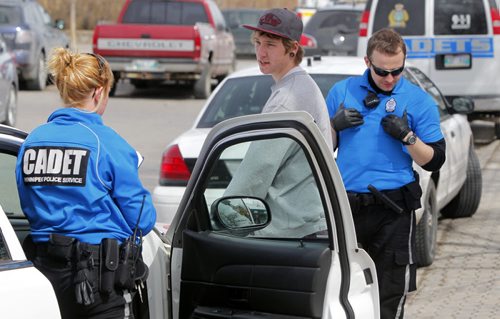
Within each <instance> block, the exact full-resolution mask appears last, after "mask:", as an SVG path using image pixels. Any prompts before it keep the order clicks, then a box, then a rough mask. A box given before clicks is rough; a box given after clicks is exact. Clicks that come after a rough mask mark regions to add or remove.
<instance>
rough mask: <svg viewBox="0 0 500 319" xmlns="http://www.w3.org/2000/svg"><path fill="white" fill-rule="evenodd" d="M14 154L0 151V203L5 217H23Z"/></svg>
mask: <svg viewBox="0 0 500 319" xmlns="http://www.w3.org/2000/svg"><path fill="white" fill-rule="evenodd" d="M16 161H17V158H16V157H15V156H14V155H10V154H5V153H0V183H1V185H0V204H1V205H2V208H3V210H4V212H5V213H6V214H7V217H9V218H11V217H23V216H24V214H23V213H22V210H21V205H20V201H19V195H18V193H17V184H16V175H15V171H16Z"/></svg>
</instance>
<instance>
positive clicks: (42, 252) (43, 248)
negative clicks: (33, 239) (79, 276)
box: [35, 242, 100, 261]
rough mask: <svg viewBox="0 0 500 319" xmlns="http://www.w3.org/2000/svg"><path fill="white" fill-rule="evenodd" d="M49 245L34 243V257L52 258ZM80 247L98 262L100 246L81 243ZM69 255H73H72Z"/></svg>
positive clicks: (46, 243) (47, 243)
mask: <svg viewBox="0 0 500 319" xmlns="http://www.w3.org/2000/svg"><path fill="white" fill-rule="evenodd" d="M50 245H51V244H50V243H49V242H41V243H35V247H36V255H37V256H40V257H52V255H51V254H50V253H49V250H50V248H49V246H50ZM81 245H82V247H81V248H83V249H84V250H85V251H87V252H89V253H90V256H91V257H92V259H94V260H95V261H97V260H99V247H100V245H91V244H86V243H81ZM72 249H74V247H72ZM71 255H73V253H72V254H71ZM72 257H73V256H72Z"/></svg>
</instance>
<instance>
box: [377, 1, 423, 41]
mask: <svg viewBox="0 0 500 319" xmlns="http://www.w3.org/2000/svg"><path fill="white" fill-rule="evenodd" d="M426 2H427V1H402V0H384V1H378V2H377V8H376V9H375V19H374V22H373V32H375V31H378V30H380V29H382V28H393V29H394V30H396V31H397V32H399V33H400V34H401V35H424V34H425V16H426V15H425V3H426Z"/></svg>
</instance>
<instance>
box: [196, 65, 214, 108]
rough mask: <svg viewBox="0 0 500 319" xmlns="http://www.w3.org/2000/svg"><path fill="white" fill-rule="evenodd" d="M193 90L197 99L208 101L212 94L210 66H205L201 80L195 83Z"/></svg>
mask: <svg viewBox="0 0 500 319" xmlns="http://www.w3.org/2000/svg"><path fill="white" fill-rule="evenodd" d="M193 89H194V92H193V94H194V97H195V98H196V99H206V98H208V97H209V96H210V93H212V72H211V66H210V65H209V64H207V66H205V68H204V69H203V72H202V73H201V76H200V78H199V79H198V80H197V81H196V82H195V83H194V88H193Z"/></svg>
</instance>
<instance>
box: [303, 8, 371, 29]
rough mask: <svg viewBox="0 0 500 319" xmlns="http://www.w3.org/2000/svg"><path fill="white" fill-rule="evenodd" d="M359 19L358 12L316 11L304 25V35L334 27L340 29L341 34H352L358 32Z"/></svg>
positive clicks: (359, 14)
mask: <svg viewBox="0 0 500 319" xmlns="http://www.w3.org/2000/svg"><path fill="white" fill-rule="evenodd" d="M360 19H361V12H360V11H348V10H339V11H331V10H325V11H318V12H316V13H315V14H314V15H313V16H312V18H311V20H309V22H308V23H307V24H306V27H305V30H304V33H307V34H314V33H315V32H316V31H317V30H319V29H328V28H335V27H340V28H341V30H340V31H342V32H343V33H353V32H357V31H358V28H359V21H360Z"/></svg>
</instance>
